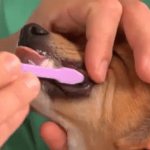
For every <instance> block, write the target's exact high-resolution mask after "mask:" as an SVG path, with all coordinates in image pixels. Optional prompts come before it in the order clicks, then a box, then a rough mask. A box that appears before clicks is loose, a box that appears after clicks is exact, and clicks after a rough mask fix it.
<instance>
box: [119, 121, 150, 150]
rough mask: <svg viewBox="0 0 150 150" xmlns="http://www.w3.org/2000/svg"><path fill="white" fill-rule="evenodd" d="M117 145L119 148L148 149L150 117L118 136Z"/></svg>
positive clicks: (129, 149)
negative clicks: (123, 134) (133, 128)
mask: <svg viewBox="0 0 150 150" xmlns="http://www.w3.org/2000/svg"><path fill="white" fill-rule="evenodd" d="M117 147H118V149H119V150H150V119H148V120H147V121H145V122H144V123H142V125H141V126H140V127H139V128H137V129H136V130H132V131H131V132H130V133H128V135H126V136H124V137H122V138H120V139H119V140H118V142H117Z"/></svg>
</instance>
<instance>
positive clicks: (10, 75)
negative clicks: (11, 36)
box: [0, 52, 40, 147]
mask: <svg viewBox="0 0 150 150" xmlns="http://www.w3.org/2000/svg"><path fill="white" fill-rule="evenodd" d="M0 64H1V67H0V114H1V115H0V133H1V134H0V147H1V146H2V145H3V144H4V143H5V142H6V140H7V139H8V138H9V137H10V136H11V134H12V133H13V132H14V131H15V130H16V129H17V128H18V127H19V126H20V124H21V123H22V122H23V120H24V119H25V117H26V115H27V114H28V111H29V104H30V102H31V100H33V99H34V98H35V97H36V95H37V94H38V92H39V90H40V83H39V81H38V79H37V78H36V77H34V76H33V75H31V74H27V73H23V72H22V71H21V67H20V61H19V59H18V58H17V57H16V56H15V55H13V54H10V53H8V52H0Z"/></svg>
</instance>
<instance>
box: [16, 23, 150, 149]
mask: <svg viewBox="0 0 150 150" xmlns="http://www.w3.org/2000/svg"><path fill="white" fill-rule="evenodd" d="M120 38H121V39H123V40H120ZM82 40H83V39H82ZM85 42H86V40H83V42H81V41H78V40H76V39H73V38H72V37H66V36H65V37H64V36H62V35H60V34H56V33H53V32H48V31H46V30H45V29H43V28H42V27H40V26H39V25H37V24H29V25H26V26H25V27H24V28H23V29H22V31H21V35H20V40H19V47H18V48H17V51H16V54H17V55H18V56H19V57H20V59H21V61H22V62H24V63H32V64H33V65H34V64H35V65H43V66H45V67H50V68H51V67H62V66H65V67H70V68H74V69H76V70H78V71H80V72H81V73H83V74H84V76H85V80H84V82H83V83H80V84H77V85H73V86H72V85H66V84H60V83H59V82H57V81H54V80H45V79H41V83H42V89H41V93H40V95H39V97H38V98H37V100H35V101H34V102H33V104H32V106H33V107H34V108H35V109H36V110H37V111H38V112H40V113H42V114H44V115H46V116H47V117H50V118H51V119H52V120H53V121H55V122H57V123H58V124H60V125H61V126H62V127H63V128H64V129H65V130H66V131H67V134H68V147H69V150H97V149H105V150H116V149H120V150H132V149H133V150H146V149H149V143H150V140H149V139H150V130H149V129H150V128H149V126H150V87H149V85H147V84H145V83H143V82H142V81H141V80H140V79H139V78H138V77H137V76H136V73H135V70H134V61H133V57H132V51H131V50H130V47H129V45H128V44H127V42H126V40H125V38H122V36H119V40H116V43H115V46H114V54H113V57H112V61H111V64H110V67H109V69H108V74H107V79H106V81H105V83H103V84H99V85H97V84H94V83H93V82H92V81H91V80H90V79H89V77H88V74H87V72H86V69H85V66H84V63H83V57H84V51H83V50H84V44H85Z"/></svg>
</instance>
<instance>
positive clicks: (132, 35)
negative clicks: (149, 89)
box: [122, 1, 150, 83]
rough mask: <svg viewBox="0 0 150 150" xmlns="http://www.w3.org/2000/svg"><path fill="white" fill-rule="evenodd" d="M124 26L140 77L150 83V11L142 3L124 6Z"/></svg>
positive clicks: (137, 2) (136, 2)
mask: <svg viewBox="0 0 150 150" xmlns="http://www.w3.org/2000/svg"><path fill="white" fill-rule="evenodd" d="M122 25H123V28H124V31H125V34H126V37H127V39H128V42H129V44H130V46H131V48H132V49H133V53H134V59H135V68H136V72H137V74H138V76H139V77H140V78H141V79H142V80H144V81H146V82H149V83H150V28H149V27H150V11H149V8H148V7H147V6H146V5H145V4H144V3H142V2H140V1H134V2H132V3H131V4H130V3H129V4H128V5H126V4H124V13H123V16H122Z"/></svg>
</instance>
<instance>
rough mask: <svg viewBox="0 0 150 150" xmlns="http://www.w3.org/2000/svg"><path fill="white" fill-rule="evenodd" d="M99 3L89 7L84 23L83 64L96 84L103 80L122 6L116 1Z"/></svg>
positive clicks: (109, 0)
mask: <svg viewBox="0 0 150 150" xmlns="http://www.w3.org/2000/svg"><path fill="white" fill-rule="evenodd" d="M100 2H101V3H100ZM100 2H99V3H93V5H91V7H90V11H89V13H88V16H87V23H86V24H87V29H86V31H87V40H88V42H87V46H86V54H85V62H86V66H87V69H88V72H89V74H90V76H91V77H92V79H93V80H94V81H96V82H103V81H104V80H105V76H106V71H107V67H108V65H109V62H110V60H111V56H112V49H113V44H114V39H115V36H116V32H117V28H118V25H119V22H120V18H121V14H122V6H121V4H120V3H119V2H118V1H117V0H107V1H103V2H102V1H100Z"/></svg>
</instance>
